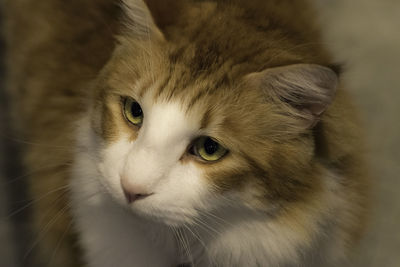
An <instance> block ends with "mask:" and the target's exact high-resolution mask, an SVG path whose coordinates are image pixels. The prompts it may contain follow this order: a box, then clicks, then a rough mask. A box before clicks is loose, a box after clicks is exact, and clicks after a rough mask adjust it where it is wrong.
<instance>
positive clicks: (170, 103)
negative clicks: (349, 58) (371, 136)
mask: <svg viewBox="0 0 400 267" xmlns="http://www.w3.org/2000/svg"><path fill="white" fill-rule="evenodd" d="M5 2H6V4H7V12H6V14H5V18H6V19H5V22H6V23H5V34H6V40H7V47H8V50H7V58H6V59H7V68H8V81H7V87H8V90H9V92H10V95H11V96H12V100H13V103H14V114H15V116H14V118H15V121H16V126H17V127H18V128H19V129H20V132H21V135H22V136H23V137H24V138H26V139H28V140H29V142H31V143H32V144H33V145H31V146H27V147H26V153H25V155H26V156H25V163H26V166H27V168H28V169H30V170H37V169H38V167H39V169H40V170H39V171H36V172H34V174H32V175H31V177H30V188H31V193H32V196H33V197H34V198H37V199H38V201H37V202H36V203H35V213H34V214H35V216H34V221H35V225H36V229H39V230H40V229H43V228H44V227H46V228H47V229H48V231H47V234H46V235H45V236H44V238H43V239H42V241H41V242H40V244H39V245H40V247H41V252H42V254H41V258H42V259H44V261H45V262H46V263H48V261H49V258H51V264H53V265H54V266H80V265H81V264H86V265H87V266H92V267H106V266H120V267H128V266H151V267H153V266H178V265H179V264H189V263H190V264H192V265H194V266H272V267H273V266H339V265H341V264H343V263H344V262H345V261H347V260H348V258H349V256H350V255H351V251H352V249H353V247H354V245H355V244H356V243H357V241H358V240H359V238H360V236H361V235H362V232H363V228H364V224H365V220H366V219H365V218H366V210H367V206H368V204H367V196H368V193H367V192H368V181H367V180H368V179H367V177H366V171H365V167H364V165H363V158H362V153H363V152H362V138H360V135H361V134H360V131H359V129H358V126H357V122H356V118H355V114H354V113H355V112H354V110H353V107H352V105H351V102H350V101H349V99H348V96H347V94H346V92H345V90H344V89H343V88H342V85H341V83H340V81H339V77H338V73H336V72H335V71H334V69H335V68H333V67H332V66H333V64H332V61H331V59H330V56H329V53H328V52H327V51H326V50H325V49H324V47H323V46H322V45H321V41H320V37H319V34H318V30H317V27H316V26H315V25H314V22H313V20H312V18H313V17H314V14H313V12H312V10H311V8H310V7H309V4H308V2H307V1H303V0H297V1H283V0H279V1H278V0H276V1H275V0H270V1H261V0H260V1H239V0H230V1H223V0H220V1H183V0H182V1H181V0H176V1H155V0H148V1H145V2H146V3H144V2H142V1H139V0H124V1H123V2H122V3H118V2H113V1H106V0H102V1H99V0H85V1H69V2H68V3H64V2H63V1H61V0H52V1H50V0H46V1H41V2H40V3H36V2H34V1H18V0H12V1H5ZM247 2H249V3H247ZM120 4H121V5H120ZM114 36H115V38H114ZM124 97H131V98H134V99H135V100H136V101H138V102H139V103H140V105H141V107H142V109H143V112H144V122H143V125H142V126H141V127H137V126H134V125H131V124H129V123H128V122H127V121H126V119H125V117H124V115H123V109H122V107H121V106H122V103H123V101H121V99H123V98H124ZM199 136H211V137H213V138H214V139H216V140H217V141H218V142H219V143H220V144H222V145H223V146H224V147H226V148H227V149H228V150H229V152H228V154H227V155H226V156H225V157H224V158H222V159H221V160H219V161H217V162H214V163H204V162H202V161H200V160H198V158H196V157H195V156H194V155H192V154H190V153H189V148H190V146H191V144H192V142H193V140H195V139H196V138H197V137H199ZM121 183H124V184H127V185H128V186H129V187H131V188H134V189H135V190H137V191H139V192H145V193H151V195H150V196H148V197H147V198H145V199H141V200H139V201H135V202H133V203H127V201H126V199H125V196H124V192H123V190H122V187H121ZM55 247H56V248H57V249H56V254H55V255H56V256H55V257H51V256H49V254H48V253H49V251H50V253H51V254H53V251H54V248H55ZM46 254H47V255H46Z"/></svg>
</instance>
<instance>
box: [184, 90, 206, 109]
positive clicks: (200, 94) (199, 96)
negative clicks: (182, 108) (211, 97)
mask: <svg viewBox="0 0 400 267" xmlns="http://www.w3.org/2000/svg"><path fill="white" fill-rule="evenodd" d="M208 91H209V90H208V89H205V90H200V91H198V92H197V94H195V95H194V96H193V97H192V99H191V100H190V102H189V104H188V105H187V111H189V110H190V109H191V108H192V107H193V106H194V105H195V104H196V103H197V102H198V101H199V100H200V99H202V98H204V97H205V96H206V95H207V93H208Z"/></svg>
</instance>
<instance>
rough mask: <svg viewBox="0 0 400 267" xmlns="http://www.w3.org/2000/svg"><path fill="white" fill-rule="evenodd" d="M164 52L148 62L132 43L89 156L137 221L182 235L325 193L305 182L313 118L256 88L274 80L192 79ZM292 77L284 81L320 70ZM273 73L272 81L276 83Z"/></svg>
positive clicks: (101, 93)
mask: <svg viewBox="0 0 400 267" xmlns="http://www.w3.org/2000/svg"><path fill="white" fill-rule="evenodd" d="M147 45H149V44H147ZM164 45H165V44H159V46H158V45H157V44H152V48H151V53H150V50H146V49H145V50H142V51H140V49H143V47H146V44H145V43H141V42H138V43H136V44H134V43H130V42H129V41H128V42H127V43H125V46H124V45H122V46H121V47H120V48H119V49H117V51H116V53H115V54H114V57H113V59H112V60H111V62H110V63H109V64H108V66H107V67H106V68H105V70H104V71H103V72H102V74H101V76H100V78H99V79H98V83H97V87H98V88H97V96H96V98H95V99H96V100H95V103H94V105H93V106H94V107H93V110H92V111H91V114H92V115H91V127H92V132H93V135H94V136H95V138H92V139H93V140H95V141H94V142H93V143H94V147H91V150H92V152H93V153H94V154H95V156H93V158H94V159H95V166H96V169H97V170H96V171H97V172H98V177H96V179H98V181H99V182H100V183H101V185H102V186H103V187H104V188H106V191H107V192H108V194H110V195H111V196H112V197H113V198H114V199H115V200H117V201H118V202H119V203H120V204H121V205H123V206H126V207H129V208H131V209H132V210H133V212H135V213H138V214H141V215H144V216H148V217H152V218H154V219H157V220H160V221H163V222H165V223H168V224H172V225H179V224H181V223H191V222H195V221H196V218H198V217H199V216H203V215H205V214H207V213H210V212H212V211H213V210H216V209H227V208H230V207H234V208H238V207H242V208H245V209H249V210H255V211H267V212H268V211H269V210H271V209H273V208H274V207H276V206H277V205H279V204H280V202H281V201H291V200H297V199H299V198H302V197H305V196H307V195H308V194H311V193H312V192H313V188H314V187H318V182H316V181H315V179H314V176H313V175H311V174H309V175H308V176H305V174H306V173H307V171H308V167H309V166H310V164H312V163H311V158H312V154H313V144H312V139H311V138H310V135H309V134H307V132H308V130H307V129H308V126H307V125H308V124H307V123H305V121H308V117H307V114H308V113H310V112H305V113H304V116H303V115H299V114H300V113H299V114H298V115H295V113H293V114H292V113H291V112H294V111H290V110H288V108H287V105H285V104H283V103H280V102H279V101H278V102H277V101H276V100H273V94H271V95H270V98H269V97H267V96H266V95H265V92H264V91H263V90H261V89H260V88H259V87H260V84H259V83H258V82H257V81H259V80H260V79H258V78H260V77H263V79H264V78H265V75H266V74H250V75H245V76H244V77H241V78H239V79H237V80H229V81H226V79H227V78H226V77H225V75H223V74H222V75H221V73H219V72H215V73H207V74H205V75H198V76H196V75H195V76H193V75H189V74H188V69H187V68H188V67H187V65H185V64H182V62H177V61H175V62H171V61H169V59H168V58H169V56H168V53H169V52H168V49H167V51H163V49H162V46H164ZM138 51H140V52H138ZM291 68H293V70H291V69H290V68H289V69H288V70H286V69H284V70H283V72H284V73H289V74H290V73H292V72H296V71H298V69H301V70H302V71H303V70H304V69H305V70H306V72H307V71H311V72H312V71H315V70H314V68H320V67H316V66H302V65H300V66H294V67H291ZM307 68H309V69H310V70H307ZM269 72H270V71H269ZM269 72H268V75H271V77H268V75H267V78H265V79H271V81H276V78H277V77H278V76H275V74H274V72H273V71H272V74H271V73H269ZM277 72H278V73H280V70H279V71H277ZM257 75H260V77H258V78H257V77H256V76H257ZM276 75H278V74H276ZM279 75H281V74H279ZM294 77H297V75H294ZM286 78H287V79H289V81H290V79H291V78H290V75H289V76H288V77H286ZM261 80H262V79H261ZM293 82H294V81H293ZM278 85H280V84H278ZM274 94H275V93H274ZM296 116H300V117H296ZM302 116H303V117H302ZM311 117H312V116H311ZM300 129H301V130H300ZM293 173H295V175H293Z"/></svg>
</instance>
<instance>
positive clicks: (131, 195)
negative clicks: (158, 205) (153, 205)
mask: <svg viewBox="0 0 400 267" xmlns="http://www.w3.org/2000/svg"><path fill="white" fill-rule="evenodd" d="M124 195H125V198H126V200H127V201H128V203H132V202H134V201H136V200H140V199H143V198H146V197H148V196H150V195H151V194H136V193H132V192H127V191H125V190H124Z"/></svg>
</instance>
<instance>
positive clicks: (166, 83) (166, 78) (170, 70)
mask: <svg viewBox="0 0 400 267" xmlns="http://www.w3.org/2000/svg"><path fill="white" fill-rule="evenodd" d="M172 71H173V70H172V67H171V68H170V69H169V72H168V75H166V76H165V78H164V80H163V81H162V82H161V85H160V86H159V87H158V89H157V90H158V92H157V94H156V95H157V96H158V97H159V96H161V94H162V93H163V92H164V89H165V88H166V87H167V85H168V83H169V82H170V81H171V77H172Z"/></svg>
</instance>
